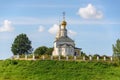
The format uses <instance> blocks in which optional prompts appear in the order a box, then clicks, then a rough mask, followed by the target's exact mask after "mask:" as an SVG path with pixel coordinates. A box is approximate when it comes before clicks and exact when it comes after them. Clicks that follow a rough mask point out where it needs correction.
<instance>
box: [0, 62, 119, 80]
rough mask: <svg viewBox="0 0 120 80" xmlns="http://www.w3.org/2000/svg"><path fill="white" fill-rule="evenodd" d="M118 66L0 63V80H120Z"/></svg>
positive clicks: (89, 63)
mask: <svg viewBox="0 0 120 80" xmlns="http://www.w3.org/2000/svg"><path fill="white" fill-rule="evenodd" d="M119 75H120V65H119V64H118V63H110V62H109V63H108V62H92V61H86V62H83V61H81V62H76V61H56V60H44V61H43V60H35V61H32V60H31V61H26V60H21V61H19V60H5V61H0V80H120V76H119Z"/></svg>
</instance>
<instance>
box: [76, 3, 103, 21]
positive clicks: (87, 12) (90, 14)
mask: <svg viewBox="0 0 120 80" xmlns="http://www.w3.org/2000/svg"><path fill="white" fill-rule="evenodd" d="M78 14H79V15H80V16H81V17H82V18H84V19H101V18H102V17H103V13H102V12H101V11H100V10H97V9H96V7H95V6H93V5H92V4H88V5H87V6H86V7H84V8H80V9H79V10H78Z"/></svg>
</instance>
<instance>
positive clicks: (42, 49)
mask: <svg viewBox="0 0 120 80" xmlns="http://www.w3.org/2000/svg"><path fill="white" fill-rule="evenodd" d="M47 49H48V48H47V47H46V46H41V47H38V48H37V49H36V50H35V51H34V54H35V55H43V54H45V52H46V51H47Z"/></svg>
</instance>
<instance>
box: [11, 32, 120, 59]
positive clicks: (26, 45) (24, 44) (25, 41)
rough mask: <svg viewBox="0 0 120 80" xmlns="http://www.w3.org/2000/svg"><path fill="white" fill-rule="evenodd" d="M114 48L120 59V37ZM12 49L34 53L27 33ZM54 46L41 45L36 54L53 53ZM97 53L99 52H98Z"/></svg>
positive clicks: (20, 53) (17, 40)
mask: <svg viewBox="0 0 120 80" xmlns="http://www.w3.org/2000/svg"><path fill="white" fill-rule="evenodd" d="M112 48H113V56H114V57H116V58H117V59H119V60H120V39H117V40H116V44H113V45H112ZM11 51H12V53H13V54H14V55H17V54H19V55H22V54H31V53H33V48H32V45H31V41H30V40H29V38H28V37H27V35H26V34H23V33H22V34H19V35H18V36H17V37H16V38H15V39H14V42H13V44H12V47H11ZM52 51H53V48H52V47H46V46H40V47H38V48H36V49H35V51H34V54H35V55H43V54H47V55H52ZM81 55H86V54H85V53H83V52H81ZM96 55H97V54H96Z"/></svg>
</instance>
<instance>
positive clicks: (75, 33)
mask: <svg viewBox="0 0 120 80" xmlns="http://www.w3.org/2000/svg"><path fill="white" fill-rule="evenodd" d="M68 34H69V35H71V36H75V35H77V32H75V31H72V30H68Z"/></svg>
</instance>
